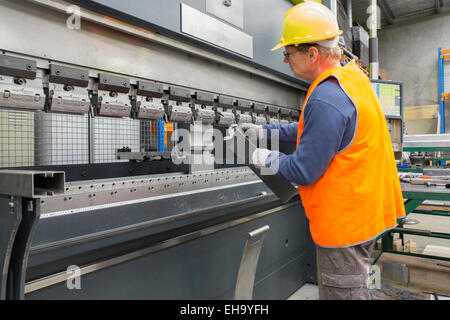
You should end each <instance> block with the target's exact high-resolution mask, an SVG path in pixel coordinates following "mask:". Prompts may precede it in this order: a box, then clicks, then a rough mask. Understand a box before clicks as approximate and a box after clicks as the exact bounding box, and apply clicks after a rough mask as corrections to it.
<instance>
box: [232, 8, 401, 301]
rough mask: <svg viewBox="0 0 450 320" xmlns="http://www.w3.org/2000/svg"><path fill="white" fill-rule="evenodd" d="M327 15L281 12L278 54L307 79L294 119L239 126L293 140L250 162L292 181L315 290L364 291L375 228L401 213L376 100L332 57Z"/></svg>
mask: <svg viewBox="0 0 450 320" xmlns="http://www.w3.org/2000/svg"><path fill="white" fill-rule="evenodd" d="M341 33H342V31H341V30H339V27H338V23H337V21H336V17H335V15H334V14H333V13H332V12H331V11H330V10H329V9H328V8H327V7H325V6H324V5H322V4H319V3H317V2H314V1H307V2H304V3H301V4H298V5H296V6H294V7H293V8H292V9H291V10H289V11H288V12H287V13H286V15H285V21H284V25H283V30H282V37H281V42H280V44H278V45H277V46H275V47H274V48H273V49H272V50H277V49H280V48H284V50H285V51H284V62H285V63H287V64H289V67H290V69H291V71H292V73H293V74H294V76H295V77H298V78H302V79H304V80H307V81H309V82H311V85H310V87H309V90H308V92H307V94H306V98H305V102H304V104H303V108H302V112H301V115H300V119H299V122H298V123H291V124H283V125H280V124H273V125H263V126H257V125H254V124H242V125H240V126H239V128H240V129H241V130H243V131H245V132H246V134H249V135H250V134H251V135H254V136H257V137H259V138H260V137H262V136H263V133H264V130H265V131H266V133H267V138H268V139H270V137H271V135H272V133H273V130H278V136H279V140H280V142H292V143H296V144H297V149H296V151H295V152H293V153H292V154H289V155H287V154H283V153H281V152H277V151H270V150H267V149H261V148H258V149H255V151H254V152H253V154H252V161H253V164H254V165H255V166H257V167H259V168H276V169H274V173H275V174H276V175H277V176H278V177H281V178H283V179H285V180H288V181H290V182H293V183H295V184H297V185H298V190H299V193H300V197H301V201H302V204H303V207H304V209H305V213H306V216H307V218H308V220H309V228H310V232H311V236H312V239H313V240H314V242H315V244H316V253H317V280H318V288H319V298H320V299H352V300H353V299H370V294H369V291H368V286H367V282H368V269H369V263H368V262H369V258H370V255H371V252H372V250H373V247H374V244H375V241H376V239H377V237H379V236H380V235H382V234H383V233H384V232H386V231H387V230H389V229H391V228H394V227H395V226H396V225H397V218H401V217H403V216H405V209H404V204H403V198H402V193H401V188H400V182H399V179H398V173H397V168H396V164H395V159H394V153H393V149H392V145H391V140H390V136H389V131H388V128H387V124H386V119H385V116H384V113H383V110H382V109H381V107H380V104H379V101H378V99H377V97H376V94H375V92H374V91H373V89H372V87H371V84H370V81H369V79H368V78H367V76H366V75H365V74H364V73H363V72H362V71H361V70H360V69H359V67H358V66H356V64H355V62H354V61H352V62H350V63H348V64H346V65H344V66H343V65H341V64H340V55H341V50H340V48H339V47H338V39H339V35H340V34H341Z"/></svg>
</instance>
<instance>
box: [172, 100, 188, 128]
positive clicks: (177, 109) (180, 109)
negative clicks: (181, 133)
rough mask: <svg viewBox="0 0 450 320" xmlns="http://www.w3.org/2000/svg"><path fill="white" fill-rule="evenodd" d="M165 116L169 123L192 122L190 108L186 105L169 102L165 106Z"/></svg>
mask: <svg viewBox="0 0 450 320" xmlns="http://www.w3.org/2000/svg"><path fill="white" fill-rule="evenodd" d="M166 108H167V114H168V117H169V121H173V122H186V123H190V122H191V121H192V108H191V107H190V106H189V104H187V103H183V102H175V101H173V102H172V103H171V102H170V101H169V102H168V104H167V106H166Z"/></svg>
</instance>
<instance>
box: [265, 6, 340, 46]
mask: <svg viewBox="0 0 450 320" xmlns="http://www.w3.org/2000/svg"><path fill="white" fill-rule="evenodd" d="M341 34H342V30H339V26H338V23H337V19H336V16H335V15H334V14H333V12H331V10H330V9H328V8H327V7H325V6H324V5H323V4H320V3H317V2H315V1H306V2H303V3H300V4H298V5H296V6H294V7H293V8H291V9H290V10H289V11H288V12H286V15H285V16H284V24H283V31H282V35H281V40H280V43H279V44H277V45H276V46H275V47H273V48H272V51H274V50H278V49H280V48H283V47H285V46H289V45H298V44H301V43H310V42H316V41H320V40H326V39H331V38H334V37H337V36H339V35H341Z"/></svg>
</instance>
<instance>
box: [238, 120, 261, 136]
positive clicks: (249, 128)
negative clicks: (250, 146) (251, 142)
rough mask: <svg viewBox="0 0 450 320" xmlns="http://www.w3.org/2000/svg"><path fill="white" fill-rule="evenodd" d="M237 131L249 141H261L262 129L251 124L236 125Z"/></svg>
mask: <svg viewBox="0 0 450 320" xmlns="http://www.w3.org/2000/svg"><path fill="white" fill-rule="evenodd" d="M237 129H240V130H242V131H243V132H244V133H245V134H246V135H248V137H249V138H250V139H255V140H256V139H261V138H262V137H263V136H264V130H263V127H262V126H260V125H257V124H253V123H242V124H238V126H237Z"/></svg>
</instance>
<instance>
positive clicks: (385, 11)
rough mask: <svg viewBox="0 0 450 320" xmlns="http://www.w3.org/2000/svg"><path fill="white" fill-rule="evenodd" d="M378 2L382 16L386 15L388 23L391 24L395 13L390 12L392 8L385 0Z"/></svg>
mask: <svg viewBox="0 0 450 320" xmlns="http://www.w3.org/2000/svg"><path fill="white" fill-rule="evenodd" d="M379 4H380V9H381V11H382V12H383V14H384V16H385V17H386V19H387V21H388V23H389V24H393V23H394V21H393V20H394V18H395V15H394V13H393V12H392V9H391V7H390V6H389V4H388V3H387V2H386V0H379Z"/></svg>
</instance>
